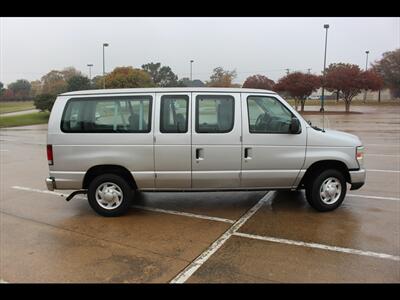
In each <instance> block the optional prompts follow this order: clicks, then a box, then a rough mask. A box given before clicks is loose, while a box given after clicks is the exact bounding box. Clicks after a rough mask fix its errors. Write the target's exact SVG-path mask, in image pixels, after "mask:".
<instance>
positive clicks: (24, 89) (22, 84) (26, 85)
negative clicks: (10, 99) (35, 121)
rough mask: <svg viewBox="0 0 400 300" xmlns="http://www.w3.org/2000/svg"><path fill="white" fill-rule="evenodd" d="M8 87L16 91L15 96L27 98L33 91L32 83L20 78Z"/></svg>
mask: <svg viewBox="0 0 400 300" xmlns="http://www.w3.org/2000/svg"><path fill="white" fill-rule="evenodd" d="M8 89H10V90H11V91H12V92H13V93H14V95H15V97H17V98H22V99H27V98H28V97H29V94H30V92H31V84H30V82H29V81H28V80H26V79H18V80H17V81H15V82H13V83H10V84H9V85H8Z"/></svg>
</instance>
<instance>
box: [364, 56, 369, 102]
mask: <svg viewBox="0 0 400 300" xmlns="http://www.w3.org/2000/svg"><path fill="white" fill-rule="evenodd" d="M365 54H367V57H366V61H365V71H367V70H368V54H369V51H368V50H367V51H365ZM365 102H367V90H365V92H364V103H365Z"/></svg>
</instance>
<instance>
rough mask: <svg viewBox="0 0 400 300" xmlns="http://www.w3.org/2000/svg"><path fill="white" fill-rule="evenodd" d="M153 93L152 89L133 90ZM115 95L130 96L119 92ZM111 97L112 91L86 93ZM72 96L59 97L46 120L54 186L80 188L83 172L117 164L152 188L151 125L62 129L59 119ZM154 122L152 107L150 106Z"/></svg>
mask: <svg viewBox="0 0 400 300" xmlns="http://www.w3.org/2000/svg"><path fill="white" fill-rule="evenodd" d="M142 95H146V96H152V99H153V105H152V106H154V99H155V94H154V93H146V94H135V96H142ZM118 96H129V94H128V95H118ZM86 97H88V98H91V97H93V98H95V99H98V98H110V99H112V97H113V95H101V96H98V95H93V96H92V95H89V96H85V98H86ZM77 98H80V97H79V96H75V97H68V96H64V97H59V98H58V99H57V101H56V103H55V104H54V107H53V110H52V113H51V118H50V120H49V133H48V144H51V145H53V155H54V165H52V166H50V176H52V177H55V178H56V187H57V189H69V188H70V189H78V188H82V183H83V178H84V175H85V173H86V172H87V171H88V170H89V169H90V168H91V167H94V166H97V165H118V166H122V167H124V168H126V169H127V170H129V171H130V172H131V173H132V175H133V176H134V178H135V181H136V184H137V185H138V186H140V187H141V188H154V184H155V183H154V147H153V127H154V124H152V126H151V131H150V132H149V133H64V132H62V131H61V127H60V124H61V123H60V122H61V118H62V114H63V111H64V108H65V106H66V102H67V101H69V100H71V99H77ZM151 120H152V122H153V123H154V110H152V118H151Z"/></svg>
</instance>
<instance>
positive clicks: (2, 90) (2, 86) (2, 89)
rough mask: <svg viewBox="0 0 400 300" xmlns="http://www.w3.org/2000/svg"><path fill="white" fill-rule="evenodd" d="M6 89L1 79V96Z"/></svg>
mask: <svg viewBox="0 0 400 300" xmlns="http://www.w3.org/2000/svg"><path fill="white" fill-rule="evenodd" d="M4 91H5V89H4V84H3V83H2V82H1V81H0V97H1V96H2V95H3V93H4Z"/></svg>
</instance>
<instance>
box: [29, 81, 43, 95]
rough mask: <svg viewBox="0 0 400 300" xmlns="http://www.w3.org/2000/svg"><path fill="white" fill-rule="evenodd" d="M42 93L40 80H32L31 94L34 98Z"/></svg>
mask: <svg viewBox="0 0 400 300" xmlns="http://www.w3.org/2000/svg"><path fill="white" fill-rule="evenodd" d="M41 93H42V83H41V81H40V80H34V81H31V94H30V96H31V97H32V98H35V97H36V96H37V95H39V94H41Z"/></svg>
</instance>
